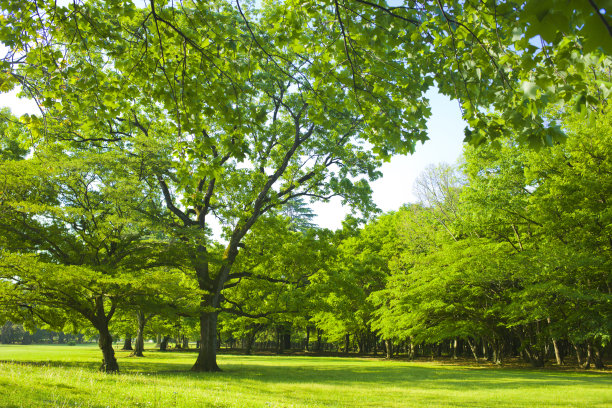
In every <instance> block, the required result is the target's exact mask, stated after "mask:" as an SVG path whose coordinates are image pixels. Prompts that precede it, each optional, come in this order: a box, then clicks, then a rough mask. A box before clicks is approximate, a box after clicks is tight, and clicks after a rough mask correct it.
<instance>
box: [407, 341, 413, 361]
mask: <svg viewBox="0 0 612 408" xmlns="http://www.w3.org/2000/svg"><path fill="white" fill-rule="evenodd" d="M408 358H409V359H410V360H414V343H413V342H412V339H411V338H409V339H408Z"/></svg>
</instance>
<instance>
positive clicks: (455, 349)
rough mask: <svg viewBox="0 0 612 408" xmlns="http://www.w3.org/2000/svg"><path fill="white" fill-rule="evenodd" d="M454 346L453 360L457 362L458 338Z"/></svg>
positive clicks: (454, 340) (454, 341)
mask: <svg viewBox="0 0 612 408" xmlns="http://www.w3.org/2000/svg"><path fill="white" fill-rule="evenodd" d="M452 346H453V360H456V359H457V339H456V338H455V339H453V343H452Z"/></svg>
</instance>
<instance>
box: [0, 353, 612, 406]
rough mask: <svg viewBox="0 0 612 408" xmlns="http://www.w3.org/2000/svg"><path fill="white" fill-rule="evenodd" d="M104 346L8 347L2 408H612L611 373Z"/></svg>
mask: <svg viewBox="0 0 612 408" xmlns="http://www.w3.org/2000/svg"><path fill="white" fill-rule="evenodd" d="M117 355H118V360H119V365H120V369H121V370H122V372H121V374H118V375H105V374H101V373H98V372H97V371H96V370H97V368H98V365H99V364H100V361H101V353H100V352H99V351H98V349H97V347H96V346H93V345H90V346H42V345H33V346H13V345H0V407H160V408H161V407H163V408H173V407H194V408H195V407H198V408H200V407H495V408H501V407H530V408H531V407H593V408H596V407H612V374H610V372H572V371H554V370H530V369H510V368H492V367H485V366H483V367H473V366H455V365H440V364H436V363H408V362H399V361H384V360H376V359H359V358H336V357H307V356H299V357H298V356H287V357H282V356H280V357H276V356H237V355H220V356H219V358H218V362H219V365H220V367H221V368H222V369H223V370H224V371H223V372H220V373H191V372H189V371H188V370H189V368H190V367H191V365H192V364H193V362H194V361H195V353H160V352H155V351H153V350H151V351H148V352H146V353H145V355H146V357H145V358H135V357H128V353H127V352H122V351H119V352H117Z"/></svg>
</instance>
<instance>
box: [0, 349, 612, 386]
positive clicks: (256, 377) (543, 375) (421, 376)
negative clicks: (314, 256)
mask: <svg viewBox="0 0 612 408" xmlns="http://www.w3.org/2000/svg"><path fill="white" fill-rule="evenodd" d="M169 358H172V360H170V361H169ZM118 360H119V365H120V371H121V373H124V374H147V375H154V376H158V377H161V378H169V379H177V380H178V379H191V380H197V379H202V380H206V379H208V378H216V379H222V378H225V379H227V380H237V381H253V382H256V383H274V384H295V383H316V384H320V385H335V386H351V385H361V386H366V387H367V386H374V385H376V386H381V385H384V386H410V387H426V388H432V389H447V390H465V389H466V388H468V389H483V390H484V389H493V388H495V389H502V388H505V389H512V388H517V386H520V387H521V388H528V389H531V388H533V389H536V388H541V387H543V386H546V387H550V386H552V387H563V386H567V385H588V386H595V387H598V386H601V387H604V388H605V387H610V385H612V375H611V374H610V373H597V372H584V373H582V372H559V371H543V370H526V369H512V368H486V367H465V366H433V365H432V366H423V365H418V364H414V365H413V364H408V363H399V362H397V363H396V362H386V361H372V360H369V359H352V358H347V359H342V358H329V357H321V358H319V359H316V358H312V357H297V356H296V357H279V358H278V359H277V360H276V361H275V359H274V358H273V357H263V356H235V355H232V356H221V359H220V361H219V365H220V366H221V369H222V370H223V371H222V372H218V373H197V372H192V371H190V368H191V366H192V365H193V362H194V361H195V354H187V353H181V354H180V357H178V356H177V355H170V354H168V353H164V352H156V351H149V352H148V353H147V354H146V356H145V357H144V358H143V357H127V356H126V355H123V356H121V355H120V356H119V358H118ZM0 363H4V364H18V365H27V366H33V367H44V366H50V367H65V368H80V369H84V370H91V371H97V369H98V367H99V365H100V362H95V361H63V360H50V361H10V360H0ZM275 363H276V364H275Z"/></svg>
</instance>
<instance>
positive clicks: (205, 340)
mask: <svg viewBox="0 0 612 408" xmlns="http://www.w3.org/2000/svg"><path fill="white" fill-rule="evenodd" d="M217 314H218V312H204V311H202V312H200V348H199V351H198V359H197V360H196V362H195V364H194V365H193V367H191V371H221V369H220V368H219V366H218V365H217Z"/></svg>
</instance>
